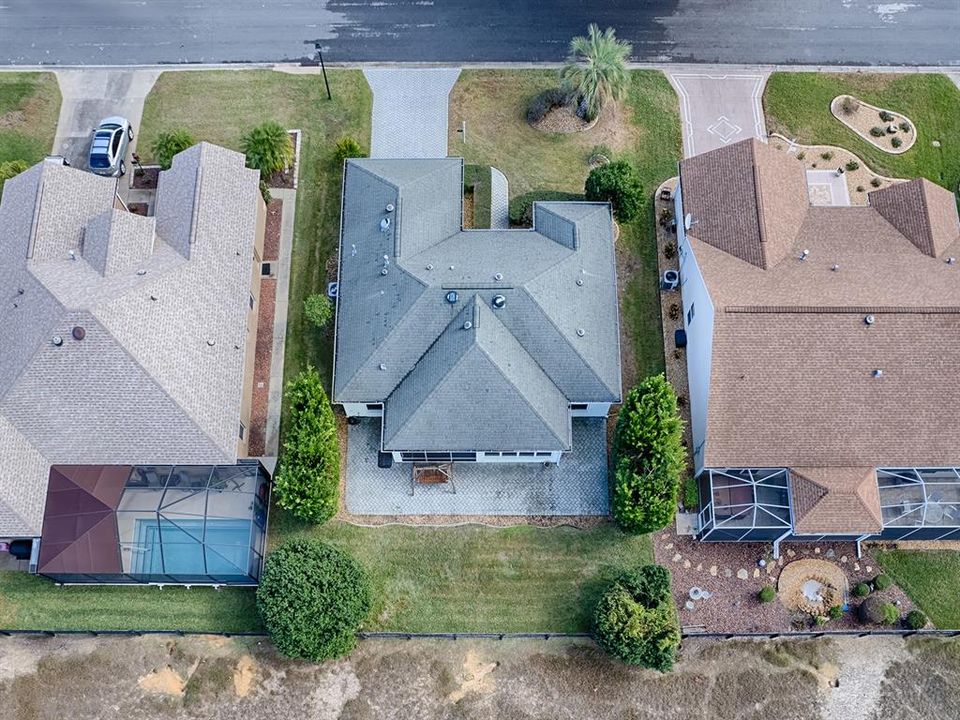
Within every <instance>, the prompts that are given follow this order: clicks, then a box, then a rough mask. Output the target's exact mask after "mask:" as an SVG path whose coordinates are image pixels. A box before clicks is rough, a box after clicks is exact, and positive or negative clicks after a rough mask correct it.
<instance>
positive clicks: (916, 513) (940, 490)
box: [877, 467, 960, 540]
mask: <svg viewBox="0 0 960 720" xmlns="http://www.w3.org/2000/svg"><path fill="white" fill-rule="evenodd" d="M877 485H878V486H879V487H880V511H881V513H882V515H883V535H882V537H883V538H889V539H891V540H906V539H910V540H953V539H958V538H960V469H958V468H954V467H948V468H880V469H879V470H877Z"/></svg>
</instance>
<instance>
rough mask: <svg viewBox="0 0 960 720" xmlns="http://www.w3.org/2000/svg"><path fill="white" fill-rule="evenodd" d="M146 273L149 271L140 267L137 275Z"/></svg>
mask: <svg viewBox="0 0 960 720" xmlns="http://www.w3.org/2000/svg"><path fill="white" fill-rule="evenodd" d="M146 274H147V271H146V270H144V269H143V268H140V269H139V270H137V275H140V276H143V275H146Z"/></svg>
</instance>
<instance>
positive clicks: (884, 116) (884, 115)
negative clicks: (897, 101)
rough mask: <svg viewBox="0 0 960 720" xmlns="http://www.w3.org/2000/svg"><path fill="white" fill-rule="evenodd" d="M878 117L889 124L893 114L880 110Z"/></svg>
mask: <svg viewBox="0 0 960 720" xmlns="http://www.w3.org/2000/svg"><path fill="white" fill-rule="evenodd" d="M879 115H880V119H881V120H883V121H884V122H891V121H892V120H893V113H892V112H890V111H889V110H881V111H880V113H879Z"/></svg>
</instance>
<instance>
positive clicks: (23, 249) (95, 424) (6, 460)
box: [0, 143, 265, 538]
mask: <svg viewBox="0 0 960 720" xmlns="http://www.w3.org/2000/svg"><path fill="white" fill-rule="evenodd" d="M116 183H117V181H116V180H115V179H112V178H103V177H99V176H97V175H93V174H91V173H87V172H81V171H80V170H76V169H73V168H70V167H65V166H63V165H60V164H57V163H54V162H51V161H45V162H41V163H38V164H37V165H35V166H33V167H32V168H30V169H28V170H27V171H25V172H23V173H22V174H20V175H18V176H16V177H14V178H12V179H10V180H7V181H6V183H5V184H4V188H3V198H2V201H0V295H2V296H0V538H17V537H22V538H32V537H34V538H35V537H37V536H39V535H40V534H41V525H42V520H43V505H44V498H45V497H46V491H47V482H48V476H49V471H50V467H51V465H54V464H70V465H86V464H109V465H117V464H119V465H144V464H164V465H179V464H191V465H198V464H199V465H203V464H229V463H234V462H236V461H237V459H238V458H240V457H244V456H246V454H247V440H246V437H245V431H244V429H245V426H246V425H249V417H250V410H251V407H250V406H251V396H252V390H253V358H254V345H255V340H256V329H257V310H256V309H255V308H256V300H257V298H258V297H259V283H260V265H259V258H260V254H261V252H262V247H263V233H264V222H265V207H264V204H263V200H262V198H261V196H260V192H259V187H258V183H259V175H258V173H257V172H256V171H255V170H249V169H247V168H246V167H245V162H244V157H243V155H241V154H240V153H237V152H233V151H231V150H227V149H224V148H221V147H217V146H216V145H210V144H209V143H201V144H199V145H196V146H194V147H192V148H190V149H189V150H186V151H184V152H182V153H180V154H179V155H177V156H176V157H175V158H174V161H173V167H172V168H171V169H170V170H168V171H165V172H162V173H160V181H159V189H158V192H157V201H156V214H155V217H141V216H138V215H134V214H131V213H129V212H128V211H127V210H126V208H125V207H123V205H122V203H121V202H120V200H119V199H118V198H117V194H116Z"/></svg>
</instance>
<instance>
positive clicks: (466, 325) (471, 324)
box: [463, 320, 473, 330]
mask: <svg viewBox="0 0 960 720" xmlns="http://www.w3.org/2000/svg"><path fill="white" fill-rule="evenodd" d="M472 327H473V323H472V322H470V321H469V320H467V321H466V322H465V323H463V329H464V330H469V329H470V328H472Z"/></svg>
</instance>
